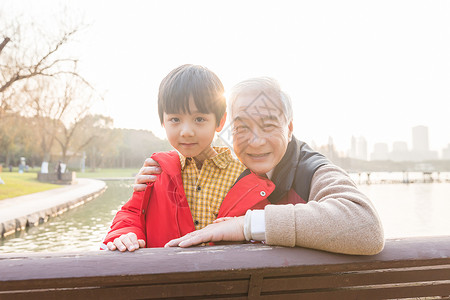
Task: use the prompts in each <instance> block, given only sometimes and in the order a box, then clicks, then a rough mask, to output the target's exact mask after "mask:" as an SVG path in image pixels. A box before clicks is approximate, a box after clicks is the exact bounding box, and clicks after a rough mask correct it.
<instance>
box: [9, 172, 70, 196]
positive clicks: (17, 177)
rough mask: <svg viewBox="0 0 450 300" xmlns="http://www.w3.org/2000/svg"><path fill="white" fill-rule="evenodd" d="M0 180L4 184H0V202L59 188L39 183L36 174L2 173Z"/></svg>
mask: <svg viewBox="0 0 450 300" xmlns="http://www.w3.org/2000/svg"><path fill="white" fill-rule="evenodd" d="M0 178H1V179H2V180H3V181H4V182H5V184H0V200H2V199H6V198H12V197H18V196H22V195H27V194H32V193H37V192H42V191H46V190H51V189H54V188H58V187H61V186H60V185H57V184H50V183H42V182H39V181H38V180H37V174H36V173H34V172H33V173H22V174H19V173H17V172H2V173H0Z"/></svg>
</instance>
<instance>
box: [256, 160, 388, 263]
mask: <svg viewBox="0 0 450 300" xmlns="http://www.w3.org/2000/svg"><path fill="white" fill-rule="evenodd" d="M265 224H266V243H267V244H269V245H279V246H290V247H293V246H300V247H307V248H313V249H319V250H325V251H330V252H337V253H344V254H356V255H373V254H377V253H379V252H380V251H381V250H382V249H383V247H384V232H383V227H382V224H381V221H380V218H379V216H378V214H377V212H376V210H375V208H374V206H373V204H372V203H371V202H370V200H369V199H368V197H367V196H365V195H364V194H363V193H362V192H360V191H359V190H358V188H357V187H356V185H355V183H354V182H353V181H352V179H351V178H350V176H348V174H347V173H346V172H345V171H344V170H342V169H341V168H339V167H337V166H334V165H325V166H322V167H320V168H319V169H318V170H317V171H316V172H315V174H314V176H313V178H312V182H311V191H310V198H309V201H308V203H306V204H296V205H292V204H287V205H268V206H266V208H265Z"/></svg>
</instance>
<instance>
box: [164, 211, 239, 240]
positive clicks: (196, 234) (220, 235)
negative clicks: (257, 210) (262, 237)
mask: <svg viewBox="0 0 450 300" xmlns="http://www.w3.org/2000/svg"><path fill="white" fill-rule="evenodd" d="M244 218H245V217H244V216H241V217H236V218H229V219H228V220H220V221H219V222H218V223H213V224H210V225H208V226H206V227H205V228H203V229H200V230H197V231H193V232H191V233H188V234H186V235H185V236H182V237H180V238H178V239H174V240H171V241H170V242H168V243H167V244H166V245H165V246H164V247H177V246H178V247H183V248H184V247H189V246H194V245H199V244H201V243H207V242H221V241H229V242H239V241H245V237H244Z"/></svg>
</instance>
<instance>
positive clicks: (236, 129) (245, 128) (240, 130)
mask: <svg viewBox="0 0 450 300" xmlns="http://www.w3.org/2000/svg"><path fill="white" fill-rule="evenodd" d="M248 130H249V128H248V126H242V125H240V126H236V127H234V132H235V133H237V134H239V133H246V132H248Z"/></svg>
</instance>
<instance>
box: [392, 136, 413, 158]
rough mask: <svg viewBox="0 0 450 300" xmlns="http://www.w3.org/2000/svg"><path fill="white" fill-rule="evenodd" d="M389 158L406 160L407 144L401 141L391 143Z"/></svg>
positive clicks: (407, 156) (407, 153)
mask: <svg viewBox="0 0 450 300" xmlns="http://www.w3.org/2000/svg"><path fill="white" fill-rule="evenodd" d="M390 158H391V160H393V161H407V160H410V155H409V151H408V144H407V143H406V142H403V141H396V142H394V143H393V144H392V152H391V154H390Z"/></svg>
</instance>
